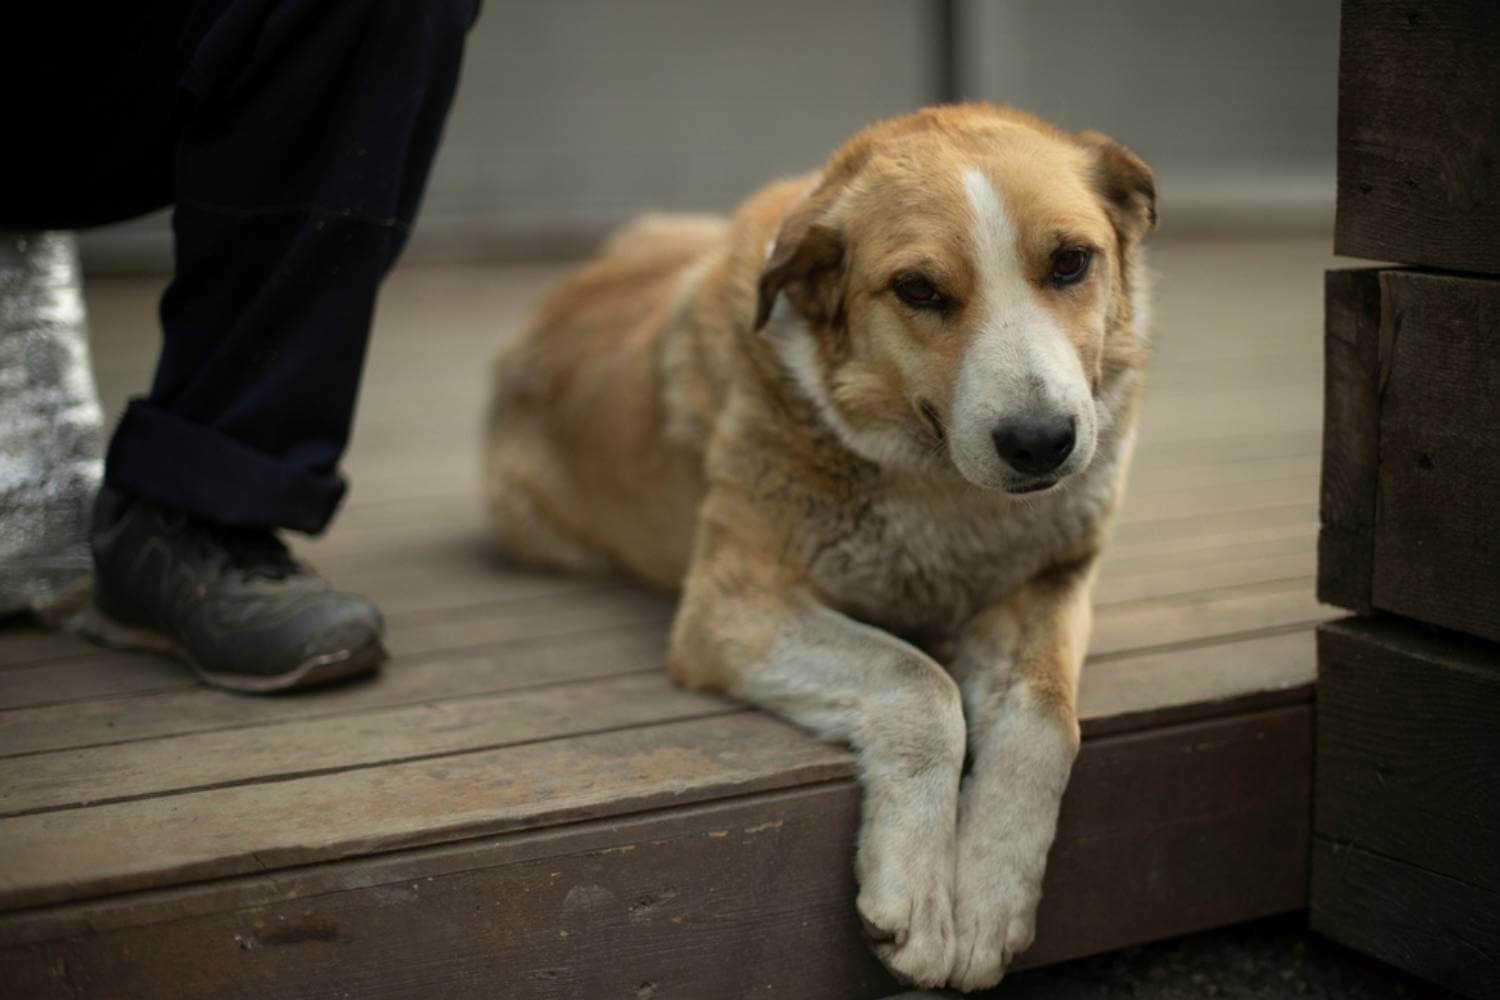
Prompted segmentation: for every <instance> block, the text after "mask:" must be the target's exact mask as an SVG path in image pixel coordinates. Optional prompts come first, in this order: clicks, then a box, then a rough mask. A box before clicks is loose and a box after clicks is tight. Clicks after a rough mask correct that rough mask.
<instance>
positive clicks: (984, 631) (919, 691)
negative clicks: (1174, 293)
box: [486, 105, 1155, 990]
mask: <svg viewBox="0 0 1500 1000" xmlns="http://www.w3.org/2000/svg"><path fill="white" fill-rule="evenodd" d="M1154 222H1155V194H1154V188H1153V183H1152V177H1151V172H1150V170H1149V169H1148V168H1147V167H1146V166H1145V164H1143V163H1142V162H1141V161H1140V160H1139V159H1138V158H1137V157H1136V156H1135V154H1133V153H1131V152H1130V151H1129V150H1127V149H1125V148H1124V147H1123V146H1120V145H1118V144H1116V143H1114V142H1112V141H1110V140H1109V139H1107V138H1105V137H1103V136H1101V135H1098V134H1096V133H1087V132H1086V133H1081V134H1078V135H1068V134H1065V133H1062V132H1059V131H1057V130H1056V129H1053V128H1051V127H1050V126H1048V125H1046V124H1044V123H1042V122H1040V121H1038V120H1037V119H1035V118H1032V117H1030V116H1028V115H1025V114H1022V113H1019V112H1016V111H1013V110H1009V109H1006V108H1000V107H993V106H988V105H962V106H957V107H945V108H936V109H929V110H926V111H921V112H918V113H916V114H913V115H909V116H907V117H904V118H898V119H895V120H892V121H887V122H882V123H879V124H877V125H874V126H872V127H870V128H868V129H866V130H865V131H863V132H861V133H860V134H859V135H857V136H855V137H854V138H853V139H852V140H851V141H850V142H849V143H847V144H846V145H845V146H843V147H842V148H841V149H839V150H838V151H837V152H835V153H834V154H833V156H832V157H831V158H830V159H829V161H828V163H827V165H826V166H825V168H824V170H823V172H822V173H821V174H819V175H815V176H811V177H806V178H802V179H799V180H793V181H787V182H782V183H778V184H773V185H771V186H770V187H768V188H766V189H765V190H763V191H761V192H760V193H758V194H756V195H755V196H754V197H752V198H750V199H749V200H748V201H747V202H745V203H744V205H742V206H741V208H740V210H739V211H738V212H737V213H736V214H735V215H734V217H733V218H732V219H730V220H727V221H724V220H718V219H703V218H691V217H688V218H674V217H657V218H647V219H645V220H643V221H640V222H638V223H636V224H634V225H632V226H631V227H629V228H627V229H626V230H624V231H623V232H621V233H620V234H619V235H617V236H616V237H615V238H614V239H613V240H611V241H610V243H609V244H608V245H607V246H606V247H605V248H604V250H603V252H602V253H601V255H600V257H599V258H598V259H597V260H595V261H593V262H592V263H590V264H588V265H587V266H585V267H584V268H582V269H581V270H580V271H578V272H577V273H576V274H574V275H573V276H572V277H570V278H569V279H568V280H566V281H565V282H564V283H563V284H562V286H561V287H560V288H558V289H557V290H555V291H554V292H553V293H552V294H551V296H550V297H549V298H548V299H547V301H546V302H545V304H544V305H543V306H542V309H541V314H540V316H539V317H538V319H537V321H536V323H535V325H534V326H533V327H532V328H531V329H530V330H529V331H528V332H527V333H525V334H524V335H523V336H521V337H520V338H519V339H518V340H517V341H516V342H515V343H514V344H512V345H511V346H509V347H508V348H507V349H506V350H505V351H503V352H502V355H501V357H500V359H499V362H498V366H497V370H496V386H495V392H496V396H495V403H494V409H493V414H492V422H491V425H490V439H489V443H488V446H487V459H488V468H487V476H486V490H487V494H488V499H489V503H490V506H491V511H492V514H493V524H494V530H495V536H496V538H497V539H498V541H499V543H500V545H501V546H502V548H503V549H505V550H506V551H507V552H509V553H511V554H512V555H514V556H516V557H518V558H520V559H523V560H526V561H530V562H535V563H543V564H548V565H552V566H561V567H566V568H570V569H579V570H591V571H609V570H616V569H619V570H624V571H627V572H629V573H632V574H634V575H636V576H639V577H641V578H644V579H645V580H648V581H651V582H653V583H656V584H660V585H663V586H669V587H678V586H680V587H681V588H682V591H683V593H682V603H681V607H680V610H679V611H678V614H677V620H676V624H675V626H674V628H673V632H672V641H671V653H670V661H669V668H670V670H671V672H672V675H673V676H674V677H675V678H676V679H677V680H678V681H680V682H681V683H683V684H685V685H687V686H689V687H693V688H700V689H709V690H715V691H723V692H727V693H729V694H731V695H733V696H735V697H737V698H742V699H745V700H747V701H751V702H754V703H756V704H758V705H761V706H764V707H765V708H768V709H770V710H771V711H773V712H776V713H778V714H780V715H783V716H785V717H786V718H788V719H791V720H793V721H794V722H796V723H798V724H800V725H802V726H805V727H807V728H808V729H811V730H812V731H814V732H816V733H817V734H819V735H820V736H822V737H824V738H827V739H830V740H842V741H846V742H848V743H849V744H850V745H851V746H852V747H853V748H854V749H855V750H856V751H857V753H858V755H859V760H860V765H861V771H862V780H863V784H864V791H865V799H864V814H863V822H862V829H861V832H860V840H859V851H858V857H857V861H856V869H857V874H858V876H859V882H860V892H859V899H858V903H857V905H858V909H859V913H860V915H861V917H862V918H863V920H864V923H865V926H866V927H867V929H868V930H869V932H870V933H871V935H872V937H873V938H874V940H875V948H876V950H877V952H878V953H879V954H880V956H881V958H882V959H883V960H884V961H885V962H886V964H887V965H888V966H889V967H890V968H891V969H892V970H894V971H895V972H896V973H898V974H899V975H902V976H904V977H906V978H907V979H909V980H912V981H914V982H917V983H920V984H923V985H928V986H931V985H937V984H943V983H947V984H949V985H952V986H954V987H957V988H959V989H964V990H971V989H977V988H980V987H984V986H989V985H992V984H993V983H995V982H996V981H998V980H999V978H1000V976H1001V974H1002V973H1003V972H1004V970H1005V967H1006V965H1007V963H1009V962H1010V961H1011V959H1012V958H1013V957H1014V956H1015V955H1016V954H1017V953H1019V952H1020V951H1021V950H1022V949H1024V948H1026V946H1027V945H1028V944H1030V942H1031V938H1032V933H1033V926H1034V919H1035V912H1036V906H1037V901H1038V897H1039V893H1040V886H1041V880H1042V871H1043V867H1044V865H1045V863H1046V857H1047V850H1048V847H1049V845H1050V844H1051V841H1052V837H1053V832H1054V830H1055V827H1056V820H1057V811H1058V804H1059V801H1060V799H1061V797H1062V793H1063V788H1064V786H1065V785H1066V783H1067V780H1068V772H1069V770H1070V768H1071V767H1072V762H1073V758H1074V755H1075V753H1076V751H1077V749H1078V739H1079V735H1078V721H1077V716H1076V712H1075V707H1074V706H1075V693H1076V690H1077V681H1078V672H1079V667H1080V665H1081V664H1082V662H1083V656H1084V651H1085V647H1086V646H1087V643H1088V635H1089V628H1090V600H1089V594H1090V589H1091V586H1092V581H1093V575H1094V566H1095V560H1096V558H1097V556H1098V553H1099V550H1100V546H1101V545H1102V544H1103V542H1104V537H1105V532H1106V528H1107V525H1108V522H1109V519H1110V515H1111V512H1112V510H1113V508H1114V507H1115V504H1116V500H1117V497H1118V494H1119V489H1120V484H1121V481H1122V479H1123V477H1124V475H1125V470H1126V465H1127V463H1128V461H1129V455H1130V451H1131V447H1132V441H1133V437H1134V424H1135V410H1136V399H1137V396H1138V393H1139V387H1140V382H1141V374H1140V369H1141V365H1142V362H1143V360H1144V355H1145V322H1146V320H1145V315H1144V313H1145V301H1146V297H1147V286H1146V279H1145V273H1144V266H1143V261H1142V250H1141V247H1140V241H1141V238H1142V236H1143V235H1144V234H1145V233H1146V231H1147V230H1148V229H1150V228H1151V227H1152V225H1153V224H1154ZM966 749H967V752H968V754H969V755H970V757H971V759H972V768H971V770H970V771H969V773H968V774H967V776H965V777H963V779H962V781H960V774H961V770H962V768H963V764H964V759H965V751H966Z"/></svg>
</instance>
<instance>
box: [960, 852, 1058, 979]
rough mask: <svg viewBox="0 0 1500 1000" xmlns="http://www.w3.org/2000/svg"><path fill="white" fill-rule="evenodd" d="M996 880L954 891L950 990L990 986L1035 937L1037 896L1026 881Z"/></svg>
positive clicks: (1038, 898) (985, 880) (1006, 878)
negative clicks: (954, 938)
mask: <svg viewBox="0 0 1500 1000" xmlns="http://www.w3.org/2000/svg"><path fill="white" fill-rule="evenodd" d="M995 876H999V877H994V876H992V877H990V878H988V879H983V880H981V881H980V884H979V885H975V886H972V887H969V886H963V885H960V887H959V888H958V903H957V906H956V907H955V913H954V918H953V923H954V934H955V937H956V941H955V948H954V956H953V971H952V973H951V974H950V975H949V976H948V985H949V986H952V987H953V988H954V989H959V990H963V991H965V992H968V991H970V990H981V989H987V988H989V987H991V986H994V985H995V984H996V983H998V982H999V981H1000V979H1001V977H1002V976H1004V975H1005V970H1006V969H1008V968H1009V967H1010V963H1011V962H1012V961H1014V960H1015V958H1016V956H1017V955H1019V954H1020V953H1021V952H1023V951H1025V950H1026V949H1027V948H1028V947H1030V946H1031V939H1032V938H1033V937H1034V936H1035V934H1036V908H1037V903H1038V902H1039V901H1040V899H1041V894H1040V893H1039V892H1037V891H1036V890H1035V889H1032V888H1029V887H1028V885H1027V880H1025V879H1022V878H1015V877H1011V876H1009V875H1008V874H1002V873H998V872H997V873H995ZM960 878H962V876H960Z"/></svg>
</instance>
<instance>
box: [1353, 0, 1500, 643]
mask: <svg viewBox="0 0 1500 1000" xmlns="http://www.w3.org/2000/svg"><path fill="white" fill-rule="evenodd" d="M1497 10H1500V8H1497ZM1380 281H1381V287H1382V314H1381V343H1382V351H1381V373H1382V375H1381V393H1380V431H1379V440H1380V484H1379V500H1378V504H1379V515H1378V517H1377V519H1376V524H1375V533H1374V534H1375V557H1374V577H1373V580H1372V583H1371V601H1372V603H1373V604H1374V605H1375V606H1376V607H1378V608H1381V609H1383V610H1386V611H1391V612H1394V613H1396V614H1400V615H1407V616H1409V617H1412V618H1417V619H1420V620H1422V621H1426V622H1431V623H1432V624H1434V625H1442V626H1444V627H1446V628H1453V629H1457V630H1459V631H1461V632H1468V633H1471V634H1473V635H1478V636H1484V637H1486V638H1489V639H1500V531H1496V530H1495V528H1496V516H1497V515H1496V512H1497V511H1500V448H1497V447H1496V442H1497V441H1500V392H1497V391H1496V387H1497V386H1500V280H1489V279H1476V278H1459V277H1454V276H1451V275H1439V274H1420V273H1415V272H1409V271H1390V272H1386V273H1383V274H1382V275H1381V276H1380Z"/></svg>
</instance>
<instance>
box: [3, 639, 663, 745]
mask: <svg viewBox="0 0 1500 1000" xmlns="http://www.w3.org/2000/svg"><path fill="white" fill-rule="evenodd" d="M665 649H666V631H665V629H663V628H662V627H661V626H660V625H657V624H649V625H644V626H627V627H624V628H618V629H607V630H602V631H599V632H592V633H586V634H582V635H575V636H568V637H564V638H548V639H546V640H533V641H518V642H513V643H506V644H500V645H496V646H493V647H490V648H488V649H486V650H482V651H478V652H467V653H457V654H453V655H450V656H436V657H432V658H428V659H406V660H400V661H396V662H392V663H390V664H387V666H386V669H385V671H384V672H383V673H382V675H381V677H380V679H379V680H378V681H376V682H374V683H369V684H350V685H341V686H338V687H333V688H328V689H325V690H321V691H317V692H311V693H309V694H306V695H302V696H298V697H289V698H246V697H244V696H243V695H238V694H231V693H229V692H227V691H218V690H215V689H212V688H206V687H201V686H199V685H197V684H193V683H188V684H186V685H185V686H184V687H183V688H182V689H180V690H177V691H172V692H170V693H164V694H156V695H150V696H147V697H139V698H131V699H124V700H119V699H112V700H100V701H90V702H81V703H73V704H63V705H53V706H47V707H43V708H34V709H22V710H18V711H11V712H0V756H7V755H14V754H34V753H40V752H45V751H49V750H58V749H64V748H69V747H87V746H100V745H108V744H114V743H121V742H128V741H132V740H143V739H153V738H159V737H163V736H176V735H185V734H189V733H197V732H206V731H210V730H237V729H241V728H245V727H250V726H257V725H265V724H267V723H276V722H286V721H293V720H315V719H322V718H328V717H331V716H337V715H340V714H345V713H355V712H365V711H371V710H378V709H382V708H390V707H395V706H400V705H412V704H420V703H430V702H435V701H439V700H446V699H455V698H466V697H472V696H481V695H489V694H494V693H496V692H500V691H511V690H516V689H520V688H526V687H529V686H535V685H542V684H556V683H565V682H569V681H578V680H583V679H585V678H591V677H592V678H598V677H610V676H615V675H619V674H628V673H633V672H642V671H648V670H651V671H654V670H660V669H661V664H662V661H663V657H664V655H665ZM167 665H168V666H169V667H174V669H180V668H175V666H174V665H172V664H167ZM39 669H44V668H39Z"/></svg>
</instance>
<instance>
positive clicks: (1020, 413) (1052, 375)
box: [949, 167, 1096, 489]
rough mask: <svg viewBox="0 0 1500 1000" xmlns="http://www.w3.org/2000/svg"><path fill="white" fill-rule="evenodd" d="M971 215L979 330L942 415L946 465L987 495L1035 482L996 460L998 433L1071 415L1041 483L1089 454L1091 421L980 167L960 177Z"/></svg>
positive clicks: (1086, 399)
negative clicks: (1057, 455) (1070, 429)
mask: <svg viewBox="0 0 1500 1000" xmlns="http://www.w3.org/2000/svg"><path fill="white" fill-rule="evenodd" d="M963 188H964V193H965V195H966V196H967V200H968V205H969V209H970V212H971V220H970V222H971V226H972V233H971V243H972V245H973V248H974V254H975V260H974V266H975V272H976V274H977V280H976V282H975V293H974V294H975V299H976V301H975V306H976V307H977V308H976V317H977V325H976V326H975V328H974V330H973V333H972V334H971V339H970V342H969V347H968V349H967V351H966V352H965V355H964V357H963V360H962V362H961V364H960V367H959V371H958V375H957V380H956V384H955V389H954V394H953V407H952V412H951V414H950V418H949V430H950V434H949V451H950V455H951V456H952V459H953V463H954V464H955V465H956V466H957V467H958V469H959V471H960V472H961V473H962V474H963V475H964V477H965V478H966V479H968V480H970V481H971V482H973V483H976V484H978V485H981V486H986V487H990V488H994V489H1005V488H1009V487H1014V486H1021V485H1025V484H1026V483H1028V482H1029V481H1031V479H1032V477H1028V476H1025V475H1023V474H1020V473H1018V472H1017V471H1016V470H1014V469H1012V468H1010V466H1008V465H1007V464H1006V463H1005V462H1004V461H1002V460H1001V458H1000V455H999V453H998V452H997V451H996V448H995V441H994V437H993V435H994V433H995V431H996V430H997V428H999V427H1001V426H1002V425H1004V424H1006V423H1007V422H1008V421H1014V420H1019V419H1026V418H1032V419H1036V418H1045V417H1072V418H1073V420H1074V422H1075V433H1076V444H1075V445H1074V448H1073V452H1072V454H1071V455H1070V456H1069V457H1068V459H1067V461H1065V462H1064V463H1063V464H1062V465H1061V466H1060V467H1059V468H1058V469H1057V470H1056V471H1055V473H1050V474H1049V475H1048V477H1047V478H1050V479H1062V478H1063V477H1065V476H1068V475H1070V474H1072V473H1074V472H1077V471H1079V470H1080V469H1083V468H1084V467H1085V466H1087V465H1088V463H1089V460H1090V459H1091V458H1092V457H1093V452H1094V445H1095V438H1096V419H1095V414H1094V406H1093V397H1092V393H1091V392H1090V388H1089V380H1088V376H1087V374H1086V373H1085V372H1084V368H1083V362H1082V360H1081V359H1080V358H1079V355H1078V349H1077V348H1076V347H1075V346H1074V344H1073V342H1072V341H1071V340H1070V339H1069V338H1068V335H1067V333H1066V331H1065V330H1064V329H1063V327H1062V324H1061V323H1059V322H1058V319H1057V317H1056V316H1055V315H1054V314H1053V313H1052V311H1051V310H1050V309H1048V308H1047V307H1046V305H1045V304H1044V303H1043V302H1042V301H1041V294H1042V293H1041V291H1040V290H1039V289H1038V288H1037V287H1036V285H1035V284H1034V283H1033V282H1032V281H1031V280H1030V279H1029V278H1028V276H1027V274H1026V270H1025V266H1024V264H1023V262H1022V259H1021V256H1020V253H1019V252H1018V249H1017V235H1016V230H1015V227H1014V226H1013V225H1012V223H1011V220H1010V217H1009V216H1008V215H1007V214H1006V211H1005V206H1004V205H1003V204H1002V202H1001V199H1000V196H999V194H998V193H997V192H996V191H995V188H994V185H992V184H991V183H990V180H989V178H988V177H986V176H985V175H984V173H983V172H981V171H980V170H978V169H977V168H973V167H970V168H968V169H965V170H964V172H963Z"/></svg>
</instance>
